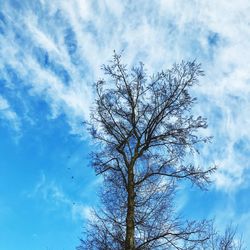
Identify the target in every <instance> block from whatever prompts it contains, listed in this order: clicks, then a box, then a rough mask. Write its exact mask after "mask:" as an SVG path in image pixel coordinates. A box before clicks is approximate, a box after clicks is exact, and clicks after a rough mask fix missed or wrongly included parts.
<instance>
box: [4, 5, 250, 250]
mask: <svg viewBox="0 0 250 250" xmlns="http://www.w3.org/2000/svg"><path fill="white" fill-rule="evenodd" d="M249 11H250V3H249V1H247V0H238V1H228V0H227V1H226V0H220V1H216V0H204V1H195V0H189V1H184V0H183V1H182V0H180V1H174V0H158V1H142V0H138V1H129V0H127V1H116V0H106V1H105V0H103V1H90V0H86V1H84V0H72V1H59V0H53V1H48V0H36V1H32V0H22V1H18V0H1V1H0V249H3V250H15V249H19V250H63V249H64V250H70V249H74V247H75V246H76V245H77V244H78V242H79V241H78V238H79V237H80V235H81V230H82V228H81V227H82V225H83V223H84V220H85V219H86V218H88V216H89V213H90V207H91V206H94V205H96V204H97V202H98V201H97V197H96V190H97V188H98V186H99V185H100V183H101V182H100V179H99V178H97V177H95V175H94V173H93V171H92V170H91V168H90V167H89V166H88V154H89V152H90V150H91V141H89V138H88V136H87V134H86V131H84V128H83V126H82V125H81V122H82V121H83V120H85V119H88V115H89V111H90V107H91V103H92V101H93V99H94V94H93V92H92V89H91V85H92V83H93V82H94V81H96V80H97V79H98V78H100V77H101V76H102V72H101V71H100V66H101V65H102V64H103V63H106V62H107V61H108V60H109V59H110V58H111V56H112V52H113V50H114V49H115V50H116V51H122V50H124V56H123V58H124V61H125V62H126V63H127V64H128V65H132V64H133V63H135V62H138V61H143V62H144V63H145V65H146V67H147V69H148V72H149V73H150V72H152V73H153V72H157V71H160V70H161V69H166V68H168V67H170V66H171V65H172V64H173V63H174V62H179V61H181V60H193V59H196V60H197V61H199V62H201V63H202V65H203V69H204V70H205V73H206V76H205V77H203V78H202V79H200V85H199V86H197V87H196V88H195V89H193V94H194V95H195V96H197V97H198V100H199V103H198V105H197V106H196V107H195V110H194V113H197V114H202V115H204V116H205V117H207V118H208V122H209V128H208V129H207V130H206V131H205V132H204V133H205V134H206V135H213V136H214V139H213V142H212V143H211V144H209V145H207V146H205V147H202V148H201V154H200V155H199V156H197V157H196V159H195V160H196V163H197V164H200V165H204V166H208V165H213V164H217V165H218V167H219V170H218V171H217V172H216V174H215V175H214V176H213V180H214V182H213V184H212V185H211V187H210V190H209V192H200V191H199V190H197V189H195V188H191V187H189V189H188V191H182V192H180V194H179V196H178V198H177V204H178V210H179V211H182V212H183V213H184V214H185V215H187V216H188V217H199V218H204V217H205V218H214V217H215V216H216V224H217V226H218V228H219V229H221V230H222V229H223V228H224V226H225V225H226V224H227V223H230V222H233V223H234V224H237V225H238V229H239V231H240V232H242V233H244V239H245V241H246V245H250V241H249V239H250V225H249V221H250V199H249V192H250V182H249V177H250V175H249V174H250V154H249V151H250V118H249V114H250V74H249V73H250V72H249V71H250V70H249V65H250V27H249V25H250V17H249Z"/></svg>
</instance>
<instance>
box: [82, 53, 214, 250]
mask: <svg viewBox="0 0 250 250" xmlns="http://www.w3.org/2000/svg"><path fill="white" fill-rule="evenodd" d="M120 60H121V57H120V55H117V54H114V57H113V60H112V62H111V64H109V65H104V66H103V70H104V72H105V74H106V75H107V79H108V80H107V81H106V80H100V81H98V82H97V83H96V84H95V87H96V93H97V95H96V103H95V107H94V108H93V110H92V116H91V125H90V127H89V129H90V131H91V134H92V137H93V139H94V141H95V142H96V147H95V148H96V150H95V152H93V162H92V165H93V167H94V169H95V171H96V173H97V174H101V175H102V176H103V183H104V186H103V188H102V191H101V200H102V204H103V206H102V207H101V208H100V209H99V210H98V212H96V213H95V215H94V216H93V218H92V219H91V221H90V223H89V226H88V227H87V228H86V231H85V236H86V237H85V239H83V240H82V244H81V246H80V247H79V248H78V249H93V250H94V249H99V250H119V249H126V250H135V249H136V250H139V249H140V250H141V249H145V250H146V249H202V245H204V244H205V242H206V241H207V240H208V239H209V238H210V236H211V234H210V230H209V228H210V227H211V223H210V222H209V221H201V222H197V221H183V220H181V219H180V218H178V215H177V214H176V213H175V209H174V200H173V198H174V195H175V187H176V185H178V181H179V180H187V179H188V180H190V181H191V183H193V184H196V185H198V186H199V187H201V188H205V187H206V185H207V183H208V182H209V177H210V175H211V173H212V172H213V171H215V169H216V168H215V167H212V168H208V169H205V168H202V167H200V166H195V165H194V164H193V163H192V162H193V155H194V154H195V153H196V152H197V146H198V145H199V144H202V143H206V142H208V141H209V139H210V138H207V137H202V136H199V134H198V131H199V130H200V129H205V128H206V127H207V122H206V119H204V118H202V117H201V116H198V117H195V116H193V115H192V110H191V109H192V106H193V105H194V104H195V102H196V98H192V97H191V95H190V93H189V90H190V88H191V87H192V86H193V85H195V84H197V83H198V77H199V76H202V75H203V71H202V70H201V67H200V64H197V63H196V62H195V61H194V62H181V63H180V64H175V65H174V66H173V68H172V69H170V70H166V71H162V72H160V73H157V74H155V75H153V76H151V77H149V76H147V74H146V70H145V69H144V66H143V64H142V63H140V64H139V66H137V67H133V68H132V69H131V71H130V72H128V70H127V67H126V65H123V64H122V63H121V61H120ZM107 82H108V84H107ZM198 246H199V247H198Z"/></svg>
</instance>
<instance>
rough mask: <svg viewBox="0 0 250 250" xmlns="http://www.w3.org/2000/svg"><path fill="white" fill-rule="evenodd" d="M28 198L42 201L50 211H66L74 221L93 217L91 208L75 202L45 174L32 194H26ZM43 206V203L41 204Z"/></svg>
mask: <svg viewBox="0 0 250 250" xmlns="http://www.w3.org/2000/svg"><path fill="white" fill-rule="evenodd" d="M26 196H27V197H28V198H33V199H35V198H37V199H42V200H43V202H45V203H46V204H47V205H46V207H47V208H48V209H52V210H61V211H63V208H65V209H66V211H67V214H68V215H70V217H71V218H72V220H75V221H77V220H79V219H80V220H86V219H89V218H90V217H91V207H90V206H88V205H86V204H84V203H82V202H79V201H75V200H73V199H72V198H70V196H69V195H67V194H66V193H65V192H64V191H63V189H62V188H61V187H59V186H58V185H57V183H56V182H55V181H51V180H48V178H47V177H46V175H45V174H44V173H42V174H41V177H40V180H39V181H38V182H37V184H36V185H35V187H34V190H33V191H32V192H26ZM41 204H42V203H41Z"/></svg>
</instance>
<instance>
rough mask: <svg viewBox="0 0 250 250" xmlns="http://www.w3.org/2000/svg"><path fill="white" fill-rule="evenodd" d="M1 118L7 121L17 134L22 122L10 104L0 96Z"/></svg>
mask: <svg viewBox="0 0 250 250" xmlns="http://www.w3.org/2000/svg"><path fill="white" fill-rule="evenodd" d="M0 118H2V120H4V121H7V122H8V123H9V124H10V125H11V127H13V128H14V130H15V131H16V132H19V130H20V120H19V117H18V116H17V114H16V112H15V111H14V110H13V109H12V108H11V106H10V104H9V102H8V101H7V100H6V99H5V98H4V97H3V96H1V95H0Z"/></svg>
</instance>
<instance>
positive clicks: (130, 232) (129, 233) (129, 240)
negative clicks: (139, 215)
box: [125, 164, 135, 250]
mask: <svg viewBox="0 0 250 250" xmlns="http://www.w3.org/2000/svg"><path fill="white" fill-rule="evenodd" d="M134 215H135V191H134V166H133V164H131V165H130V166H129V169H128V202H127V217H126V242H125V249H126V250H135V236H134V235H135V223H134Z"/></svg>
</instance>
